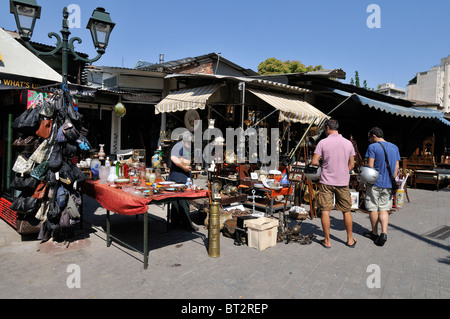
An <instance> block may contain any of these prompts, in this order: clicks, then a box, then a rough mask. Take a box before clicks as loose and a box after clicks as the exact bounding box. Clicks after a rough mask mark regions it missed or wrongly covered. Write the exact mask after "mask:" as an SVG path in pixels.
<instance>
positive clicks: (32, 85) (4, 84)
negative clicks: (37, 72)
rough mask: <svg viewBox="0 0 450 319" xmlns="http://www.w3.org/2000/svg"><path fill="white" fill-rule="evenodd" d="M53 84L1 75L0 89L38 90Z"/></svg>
mask: <svg viewBox="0 0 450 319" xmlns="http://www.w3.org/2000/svg"><path fill="white" fill-rule="evenodd" d="M0 70H1V69H0ZM51 83H52V82H50V81H45V80H38V79H32V78H29V77H24V76H18V75H14V74H6V73H3V74H2V73H0V89H38V88H39V87H40V86H43V85H47V84H51Z"/></svg>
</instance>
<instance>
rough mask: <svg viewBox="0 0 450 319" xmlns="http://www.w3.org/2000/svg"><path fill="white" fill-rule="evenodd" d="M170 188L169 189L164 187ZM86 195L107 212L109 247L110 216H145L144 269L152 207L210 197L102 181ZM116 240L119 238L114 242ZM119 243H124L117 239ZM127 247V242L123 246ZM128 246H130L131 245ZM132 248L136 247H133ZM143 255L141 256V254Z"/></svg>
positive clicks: (86, 186) (93, 183)
mask: <svg viewBox="0 0 450 319" xmlns="http://www.w3.org/2000/svg"><path fill="white" fill-rule="evenodd" d="M164 185H166V186H164ZM82 192H83V193H84V194H86V195H88V196H90V197H92V198H94V199H95V200H97V201H98V202H99V203H100V205H102V207H103V208H105V209H106V236H107V237H106V245H107V247H109V246H110V245H111V242H112V238H113V237H112V236H111V231H110V229H111V222H110V212H114V213H117V214H120V215H128V216H133V215H141V214H143V215H144V238H143V244H144V245H143V246H144V251H143V252H142V254H143V256H144V269H147V267H148V253H149V252H148V205H153V204H161V203H167V202H169V203H170V202H171V201H174V200H179V199H190V200H192V199H197V198H202V197H207V196H208V191H207V190H200V189H185V188H184V187H180V186H175V185H171V184H164V183H161V184H158V186H157V190H156V189H153V187H152V186H148V185H146V183H145V182H144V181H141V183H140V184H135V185H133V186H132V185H131V184H130V183H129V181H128V182H126V181H123V182H119V181H118V183H114V184H109V183H106V184H101V181H100V180H98V181H93V180H87V181H86V182H85V183H84V185H83V188H82ZM170 220H171V216H170V209H169V208H168V209H167V224H168V227H169V223H170ZM114 239H116V238H114ZM116 240H117V241H120V240H118V239H116ZM121 243H123V242H121ZM127 246H128V245H127ZM131 248H132V247H131ZM140 253H141V252H140Z"/></svg>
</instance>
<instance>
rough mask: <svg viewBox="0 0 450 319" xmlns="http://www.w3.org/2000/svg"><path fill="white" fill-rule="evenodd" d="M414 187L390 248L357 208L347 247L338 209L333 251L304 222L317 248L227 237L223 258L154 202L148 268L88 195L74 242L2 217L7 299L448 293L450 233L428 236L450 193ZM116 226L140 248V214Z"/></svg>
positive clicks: (1, 282) (393, 222)
mask: <svg viewBox="0 0 450 319" xmlns="http://www.w3.org/2000/svg"><path fill="white" fill-rule="evenodd" d="M408 192H409V196H410V198H411V200H412V202H411V203H407V202H406V203H405V206H404V207H403V208H402V209H401V210H399V211H397V212H395V213H394V214H392V215H391V216H390V225H389V230H388V241H387V242H386V244H385V246H384V247H378V246H376V245H374V244H373V242H372V241H370V240H369V239H367V238H365V237H363V236H362V233H363V231H364V230H367V229H368V227H369V219H368V215H367V214H364V213H353V221H354V228H353V230H354V233H355V234H354V238H355V239H356V240H357V242H358V243H357V245H356V247H355V248H353V249H352V248H349V247H347V246H346V245H345V241H346V232H345V229H344V225H343V222H342V214H341V213H340V212H337V211H333V212H332V213H331V236H332V243H331V244H332V247H331V249H324V248H323V247H322V246H321V245H320V244H318V243H317V240H319V239H322V236H323V233H322V230H321V224H320V219H318V218H315V219H313V220H310V219H307V220H306V221H304V222H303V225H302V234H303V235H309V234H314V235H316V240H315V241H314V242H313V243H312V244H310V245H300V244H298V243H292V242H291V243H289V244H285V243H278V244H277V245H276V246H275V247H270V248H267V249H265V250H264V251H258V250H256V249H253V248H250V247H248V246H235V245H234V242H233V240H232V239H229V238H226V237H223V236H222V237H221V247H220V250H221V251H220V257H218V258H211V257H209V256H208V243H207V238H208V231H207V229H205V228H204V227H200V230H199V231H198V232H196V233H190V232H186V231H184V230H182V229H174V230H171V231H170V232H166V224H165V215H166V211H165V208H164V207H155V206H152V207H151V208H150V212H151V213H152V215H150V216H151V218H150V223H149V248H150V255H149V268H148V269H146V270H144V269H143V262H142V256H141V255H140V254H138V253H136V252H134V251H133V250H130V249H128V248H127V247H125V246H123V245H121V244H120V243H117V242H115V243H113V245H112V246H111V247H109V248H108V247H106V242H105V238H106V235H105V234H104V233H103V232H102V231H101V230H103V229H104V226H105V210H104V209H103V208H101V207H100V206H99V205H98V203H97V202H96V201H94V200H93V199H91V198H89V197H85V206H84V207H85V209H84V214H85V220H86V223H85V224H84V228H83V230H80V231H77V238H78V240H76V241H74V242H72V243H70V244H69V245H68V247H67V245H64V244H62V243H54V242H52V241H50V242H47V243H44V244H40V243H39V242H38V241H36V240H24V241H22V238H21V236H20V235H18V234H17V233H16V232H15V230H14V229H13V228H12V227H10V226H9V225H8V224H6V222H4V221H3V220H0V286H1V289H0V298H21V299H30V298H62V299H69V298H81V299H91V298H153V299H178V298H186V299H240V298H242V299H281V298H282V299H304V298H314V299H315V298H333V299H335V298H336V299H341V298H381V299H387V298H389V299H391V298H398V299H400V298H408V299H409V298H413V299H416V298H431V299H447V298H450V267H449V266H450V252H449V244H450V237H447V238H446V239H437V238H431V237H429V236H428V234H430V232H432V231H433V230H436V229H438V228H439V227H441V226H450V209H449V207H450V189H444V190H441V191H439V192H436V191H431V190H415V189H409V190H408ZM199 223H200V222H199ZM111 224H112V225H111V230H112V233H113V234H114V235H115V236H117V237H118V238H120V239H121V240H123V241H124V242H126V243H128V244H130V245H131V246H133V247H135V248H136V249H138V250H140V251H142V248H143V247H142V234H143V217H142V216H139V217H138V218H136V217H134V216H131V217H130V216H120V215H116V214H113V215H112V216H111ZM73 265H75V266H73ZM73 267H74V268H73ZM78 273H79V274H80V276H79V277H75V275H76V274H78ZM377 275H379V276H378V277H377ZM78 279H79V280H78ZM377 279H379V281H377ZM378 283H379V285H378V286H377V284H378ZM78 284H79V287H78V286H77V285H78ZM368 284H369V286H371V287H372V288H370V287H369V286H368ZM70 286H72V287H73V286H75V287H74V288H69V287H70Z"/></svg>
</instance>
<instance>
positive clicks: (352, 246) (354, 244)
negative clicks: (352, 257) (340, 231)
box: [345, 239, 356, 248]
mask: <svg viewBox="0 0 450 319" xmlns="http://www.w3.org/2000/svg"><path fill="white" fill-rule="evenodd" d="M345 245H347V247H350V248H355V246H356V239H353V245H349V244H348V243H345Z"/></svg>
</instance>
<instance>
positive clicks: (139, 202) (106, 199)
mask: <svg viewBox="0 0 450 319" xmlns="http://www.w3.org/2000/svg"><path fill="white" fill-rule="evenodd" d="M81 191H82V192H83V193H84V194H86V195H88V196H90V197H92V198H95V200H97V201H98V202H99V203H100V205H102V207H103V208H105V209H107V210H109V211H112V212H114V213H117V214H121V215H138V214H144V213H146V212H147V210H148V204H150V203H151V202H152V201H155V202H158V201H162V200H168V199H173V200H177V199H195V198H201V197H208V191H207V190H200V191H198V192H195V191H188V190H186V191H184V192H182V193H175V192H164V193H162V194H158V195H154V196H153V198H144V197H138V196H134V195H131V194H129V193H125V192H124V191H122V190H121V189H117V188H114V187H111V186H109V184H100V181H93V180H89V179H88V180H86V181H85V182H84V183H83V186H82V188H81Z"/></svg>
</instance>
